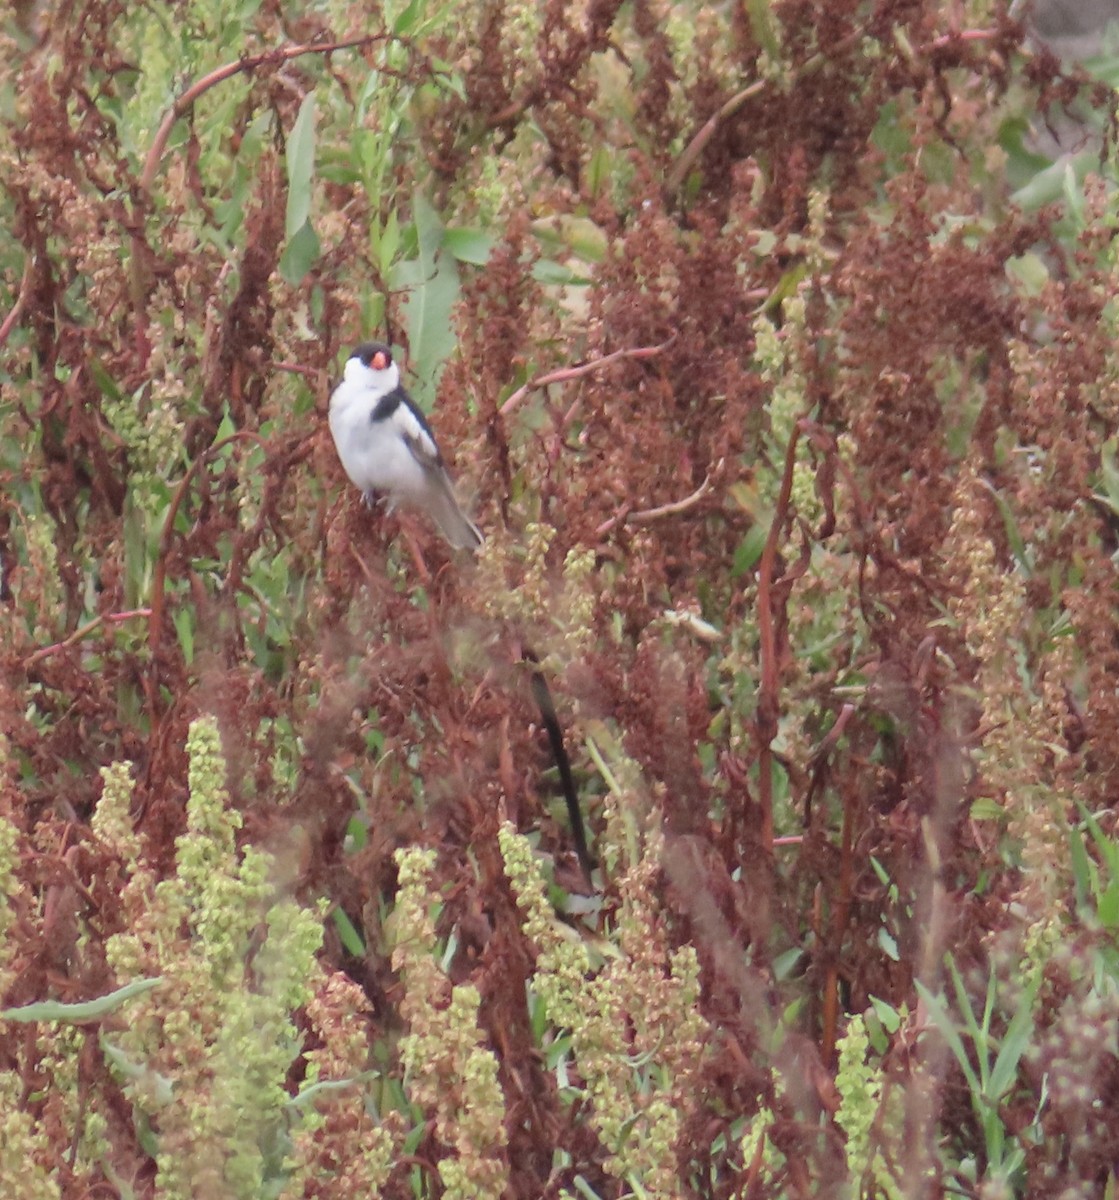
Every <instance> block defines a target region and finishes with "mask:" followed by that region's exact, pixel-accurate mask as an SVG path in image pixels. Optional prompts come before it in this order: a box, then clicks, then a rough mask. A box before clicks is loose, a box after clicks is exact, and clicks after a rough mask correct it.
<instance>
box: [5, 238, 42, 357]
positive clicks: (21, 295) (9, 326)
mask: <svg viewBox="0 0 1119 1200" xmlns="http://www.w3.org/2000/svg"><path fill="white" fill-rule="evenodd" d="M34 258H35V255H34V253H33V252H31V251H29V252H28V254H27V261H26V262H25V263H24V264H23V278H22V279H21V280H20V281H19V291H18V292H17V293H16V302H15V304H13V305H12V310H11V312H9V313H8V315H7V316H6V317H5V318H4V323H3V325H0V346H2V345H3V344H4V343H5V342H6V341H7V340H8V335H9V334H10V333H11V332H12V330H13V329H14V328H15V326H16V322H17V321H18V320H19V318H20V316H21V315H22V313H23V307H24V305H25V304H26V303H27V292H28V289H29V288H30V287H31V276H32V273H33V271H34V269H35V268H34Z"/></svg>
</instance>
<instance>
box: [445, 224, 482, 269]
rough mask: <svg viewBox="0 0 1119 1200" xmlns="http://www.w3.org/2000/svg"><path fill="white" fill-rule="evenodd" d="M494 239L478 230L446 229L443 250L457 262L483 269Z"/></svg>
mask: <svg viewBox="0 0 1119 1200" xmlns="http://www.w3.org/2000/svg"><path fill="white" fill-rule="evenodd" d="M493 243H494V238H492V237H491V236H490V235H489V234H488V233H483V232H482V231H481V230H480V229H448V230H446V232H445V233H444V234H443V249H444V250H446V251H447V253H448V254H450V255H451V256H452V257H454V258H457V259H458V261H459V262H464V263H470V264H471V265H472V266H475V267H484V266H485V265H486V263H487V262H489V258H490V254H491V253H492V252H493Z"/></svg>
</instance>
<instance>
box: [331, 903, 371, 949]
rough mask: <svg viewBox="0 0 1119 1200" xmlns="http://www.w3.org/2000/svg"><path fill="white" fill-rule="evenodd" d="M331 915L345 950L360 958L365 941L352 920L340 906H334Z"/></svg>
mask: <svg viewBox="0 0 1119 1200" xmlns="http://www.w3.org/2000/svg"><path fill="white" fill-rule="evenodd" d="M331 916H332V917H333V918H334V927H335V929H337V930H338V937H339V939H340V940H341V942H342V945H343V946H345V948H346V952H347V953H348V954H352V955H353V956H354V957H355V958H362V957H363V956H364V954H365V942H364V940H363V939H362V936H361V934H360V933H358V931H357V930H356V929H355V928H354V923H353V921H351V920H350V918H349V917H347V916H346V914H345V913H344V912H343V911H342V909H340V908H336V909H335V910H334V911H333V913H331Z"/></svg>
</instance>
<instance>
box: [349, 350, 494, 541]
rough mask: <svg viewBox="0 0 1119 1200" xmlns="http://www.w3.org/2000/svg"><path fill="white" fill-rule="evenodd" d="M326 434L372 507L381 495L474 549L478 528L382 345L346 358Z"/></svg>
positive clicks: (423, 418) (390, 354) (432, 437)
mask: <svg viewBox="0 0 1119 1200" xmlns="http://www.w3.org/2000/svg"><path fill="white" fill-rule="evenodd" d="M330 432H331V434H332V435H333V437H334V445H335V447H336V449H337V450H338V457H339V458H340V459H341V460H342V466H343V467H344V468H345V471H346V474H347V475H348V476H349V477H350V479H351V480H352V481H353V482H354V483H355V484H356V485H357V486H358V487H359V488H360V489H361V491H362V494H363V496H364V497H365V502H366V503H367V504H371V503H372V502H373V499H374V493H378V492H379V493H381V494H382V495H383V496H384V497H385V499H386V500H387V501H388V506H389V511H390V512H391V511H392V510H393V509H394V508H395V507H396V506H397V505H398V504H399V505H401V506H402V507H406V508H417V509H419V510H420V511H421V512H425V513H427V515H428V516H429V517H431V519H432V520H433V521H434V522H435V523H436V525H438V526H439V528H440V530H441V531H442V533H443V536H444V537H445V538H446V539H447V541H448V542H450V543H451V545H452V546H454V547H455V548H456V549H461V550H477V549H478V547H479V546H480V545H481V544H482V535H481V533H480V532H479V530H478V526H477V525H475V524H474V522H473V521H471V520H470V518H469V517H468V516H466V514H465V513H464V512H463V511H462V509H461V508H459V504H458V501H457V500H456V499H455V494H454V491H453V489H452V487H451V478H450V476H449V475H448V474H447V468H446V467H445V466H444V465H443V456H442V455H441V454H440V453H439V447H438V446H437V445H436V444H435V435H434V434H433V433H432V432H431V426H430V425H429V424H428V423H427V419H426V418H425V417H424V415H423V413H422V412H420V410H419V409H418V408H417V407H416V405H415V403H414V402H413V400H412V398H411V396H409V395H408V393H407V392H406V391H405V390H404V388H403V386H402V385H401V383H400V368H399V367H398V366H397V365H396V363H394V362H393V360H392V351H391V350H390V349H389V348H388V346H386V345H384V344H383V343H381V342H363V343H362V344H361V345H360V346H358V348H357V349H356V350H355V351H354V352H353V354H351V355H350V358H349V361H348V362H347V363H346V369H345V371H344V372H343V375H342V382H341V383H340V384H339V385H338V386H337V387H336V388H335V389H334V392H333V393H332V395H331V397H330Z"/></svg>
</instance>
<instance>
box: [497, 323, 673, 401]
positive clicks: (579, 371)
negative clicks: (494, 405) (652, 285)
mask: <svg viewBox="0 0 1119 1200" xmlns="http://www.w3.org/2000/svg"><path fill="white" fill-rule="evenodd" d="M675 337H676V335H675V334H673V335H672V337H670V338H669V339H668V341H665V342H661V344H660V345H659V346H636V347H634V348H633V349H632V350H615V351H614V352H613V353H612V354H606V355H604V356H603V357H602V358H595V359H592V360H591V361H590V362H585V363H577V364H576V365H575V366H573V367H564V368H562V369H561V370H559V371H549V372H548V373H547V374H545V375H537V376H536V378H535V379H530V380H529V381H528V383H526V384H523V385H522V386H521V387H519V388H517V390H516V391H515V392H514V393H513V394H512V395H511V396H510V397H509V398H508V400H506V401H505V403H504V404H503V405H502V406H501V408H500V409H499V410H498V411H499V412H500V413H501V415H502V416H503V417H507V416H508V415H509V414H510V413H511V412H512V411H513V409H515V408H516V407H517V406H518V405H519V404H520V403H521V402H522V401H523V400H524V398H525V397H526V396H527V395H528V394H529V392H535V391H537V390H538V389H540V388H543V387H547V386H548V385H549V384H552V383H568V382H569V381H570V380H572V379H581V378H582V377H583V376H584V375H591V374H593V373H594V372H595V371H598V370H601V368H602V367H608V366H609V365H610V364H611V363H616V362H619V361H620V360H621V359H623V358H653V357H654V356H655V355H657V354H662V353H663V352H664V350H665V349H666V347H668V346H669V345H670V344H671V343H672V341H673V340H674V339H675Z"/></svg>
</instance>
